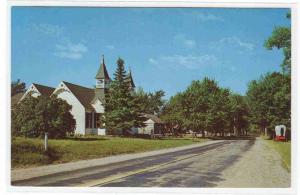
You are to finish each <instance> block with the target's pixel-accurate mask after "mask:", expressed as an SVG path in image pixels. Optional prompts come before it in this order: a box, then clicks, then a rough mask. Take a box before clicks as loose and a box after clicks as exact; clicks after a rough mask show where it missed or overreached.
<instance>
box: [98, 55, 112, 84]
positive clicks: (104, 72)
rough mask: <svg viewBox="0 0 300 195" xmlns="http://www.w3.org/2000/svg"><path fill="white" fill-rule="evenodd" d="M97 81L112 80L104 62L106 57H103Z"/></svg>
mask: <svg viewBox="0 0 300 195" xmlns="http://www.w3.org/2000/svg"><path fill="white" fill-rule="evenodd" d="M95 79H110V78H109V75H108V72H107V70H106V66H105V62H104V55H102V63H101V64H100V67H99V69H98V72H97V74H96V77H95Z"/></svg>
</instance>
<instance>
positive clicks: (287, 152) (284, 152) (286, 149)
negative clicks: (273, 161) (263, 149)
mask: <svg viewBox="0 0 300 195" xmlns="http://www.w3.org/2000/svg"><path fill="white" fill-rule="evenodd" d="M265 141H266V142H267V144H268V146H270V147H271V148H273V149H274V150H276V151H277V152H278V153H279V154H280V156H281V159H282V162H283V165H284V167H285V168H286V169H287V170H288V171H291V142H290V141H289V142H277V141H273V140H265Z"/></svg>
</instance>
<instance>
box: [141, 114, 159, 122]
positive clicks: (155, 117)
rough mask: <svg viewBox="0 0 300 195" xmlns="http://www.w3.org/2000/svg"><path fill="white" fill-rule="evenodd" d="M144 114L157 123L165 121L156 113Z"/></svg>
mask: <svg viewBox="0 0 300 195" xmlns="http://www.w3.org/2000/svg"><path fill="white" fill-rule="evenodd" d="M144 116H145V117H146V118H148V119H151V120H152V121H153V122H155V123H161V124H162V123H164V122H163V121H162V120H161V119H160V118H158V117H157V116H155V115H154V114H144Z"/></svg>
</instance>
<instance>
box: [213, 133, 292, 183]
mask: <svg viewBox="0 0 300 195" xmlns="http://www.w3.org/2000/svg"><path fill="white" fill-rule="evenodd" d="M223 178H224V179H225V180H224V181H222V182H220V183H219V184H218V187H238V188H247V187H249V188H250V187H251V188H261V187H264V188H268V187H272V188H288V187H290V185H291V175H290V173H289V172H288V171H287V170H286V169H285V168H284V167H283V166H282V160H281V156H280V155H279V154H278V153H277V152H275V151H273V150H270V148H269V147H268V146H267V145H266V143H264V141H263V140H262V139H261V138H257V139H256V141H255V144H254V145H253V146H252V147H251V148H250V150H248V151H246V152H245V153H244V155H243V156H242V157H241V158H240V160H239V161H238V162H236V163H235V164H233V165H232V166H231V167H229V168H228V169H226V170H224V172H223Z"/></svg>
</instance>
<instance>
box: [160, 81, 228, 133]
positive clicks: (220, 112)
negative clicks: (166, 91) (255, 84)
mask: <svg viewBox="0 0 300 195" xmlns="http://www.w3.org/2000/svg"><path fill="white" fill-rule="evenodd" d="M162 118H163V119H164V120H165V121H167V122H172V123H174V124H176V123H177V124H179V125H180V126H181V127H183V128H185V129H190V130H192V131H194V132H201V133H202V136H203V137H205V131H207V132H211V133H221V134H222V135H224V133H225V132H226V131H230V118H231V104H230V90H228V89H222V88H220V87H219V86H218V85H217V83H216V82H215V81H214V80H211V79H209V78H204V79H203V80H202V81H193V82H192V83H191V85H190V86H189V87H188V88H187V89H186V90H185V91H184V92H182V93H178V94H176V95H175V96H174V97H171V99H170V101H169V102H168V103H167V104H166V106H165V108H164V110H163V113H162Z"/></svg>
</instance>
